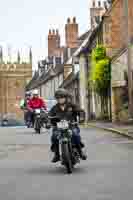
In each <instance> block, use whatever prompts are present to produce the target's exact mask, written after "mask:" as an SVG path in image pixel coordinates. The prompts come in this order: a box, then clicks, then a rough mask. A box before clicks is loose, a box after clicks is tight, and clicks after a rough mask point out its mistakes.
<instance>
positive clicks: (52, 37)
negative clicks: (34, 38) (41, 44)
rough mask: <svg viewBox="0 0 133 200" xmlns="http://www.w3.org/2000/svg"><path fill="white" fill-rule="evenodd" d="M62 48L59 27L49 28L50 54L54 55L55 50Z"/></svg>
mask: <svg viewBox="0 0 133 200" xmlns="http://www.w3.org/2000/svg"><path fill="white" fill-rule="evenodd" d="M59 48H60V35H59V31H58V29H57V30H55V29H53V30H49V34H48V56H50V57H51V56H54V54H55V51H56V50H57V49H59Z"/></svg>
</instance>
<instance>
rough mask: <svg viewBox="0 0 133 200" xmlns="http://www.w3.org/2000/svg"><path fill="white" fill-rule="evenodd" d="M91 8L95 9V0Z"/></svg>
mask: <svg viewBox="0 0 133 200" xmlns="http://www.w3.org/2000/svg"><path fill="white" fill-rule="evenodd" d="M92 6H93V8H95V7H96V4H95V0H93V5H92Z"/></svg>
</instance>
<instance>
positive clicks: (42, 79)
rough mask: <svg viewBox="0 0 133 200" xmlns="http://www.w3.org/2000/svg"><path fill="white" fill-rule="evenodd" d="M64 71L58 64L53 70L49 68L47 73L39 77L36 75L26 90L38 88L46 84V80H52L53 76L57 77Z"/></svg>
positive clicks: (62, 66)
mask: <svg viewBox="0 0 133 200" xmlns="http://www.w3.org/2000/svg"><path fill="white" fill-rule="evenodd" d="M63 71H64V65H62V64H60V65H57V66H56V67H55V68H54V69H52V68H50V69H49V70H48V72H43V73H42V75H41V76H39V75H38V77H36V79H35V78H34V77H33V79H32V80H31V82H30V84H28V86H27V90H30V89H34V88H36V87H38V86H40V85H41V84H43V83H46V82H47V81H48V80H50V79H52V78H53V77H54V76H57V75H59V74H60V73H63Z"/></svg>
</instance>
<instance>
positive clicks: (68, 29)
mask: <svg viewBox="0 0 133 200" xmlns="http://www.w3.org/2000/svg"><path fill="white" fill-rule="evenodd" d="M65 39H66V46H67V47H68V48H76V47H78V24H77V23H76V17H74V18H73V20H72V22H71V20H70V18H68V19H67V24H66V25H65Z"/></svg>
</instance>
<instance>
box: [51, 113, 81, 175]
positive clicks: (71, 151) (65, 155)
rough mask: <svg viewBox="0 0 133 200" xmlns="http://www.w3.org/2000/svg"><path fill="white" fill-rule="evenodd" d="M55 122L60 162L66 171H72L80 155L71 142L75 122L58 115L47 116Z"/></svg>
mask: <svg viewBox="0 0 133 200" xmlns="http://www.w3.org/2000/svg"><path fill="white" fill-rule="evenodd" d="M49 119H50V120H51V119H54V120H56V121H58V122H57V130H58V131H57V134H58V135H57V138H58V140H59V152H60V160H61V164H62V165H64V166H65V167H66V170H67V173H72V171H73V168H74V166H75V165H76V164H77V163H80V155H79V152H78V150H77V148H76V146H75V145H73V144H72V127H73V126H76V125H77V122H70V121H67V120H65V119H63V120H59V118H58V117H56V116H55V117H49Z"/></svg>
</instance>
